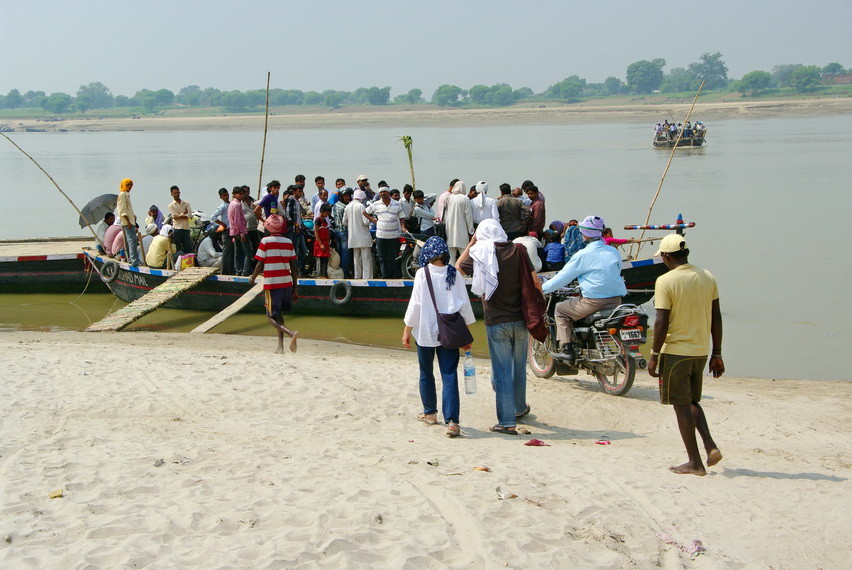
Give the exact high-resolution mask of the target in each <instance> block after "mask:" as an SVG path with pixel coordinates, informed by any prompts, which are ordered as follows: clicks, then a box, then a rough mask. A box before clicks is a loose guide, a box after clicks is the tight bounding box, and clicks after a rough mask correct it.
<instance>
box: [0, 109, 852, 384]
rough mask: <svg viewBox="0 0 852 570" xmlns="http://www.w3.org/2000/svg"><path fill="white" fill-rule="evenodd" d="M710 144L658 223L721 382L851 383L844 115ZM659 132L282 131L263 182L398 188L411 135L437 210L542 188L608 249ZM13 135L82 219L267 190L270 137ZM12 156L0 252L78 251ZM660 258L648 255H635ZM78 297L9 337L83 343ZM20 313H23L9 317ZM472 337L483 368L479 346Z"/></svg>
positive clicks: (374, 323) (29, 170)
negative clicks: (120, 201) (72, 336)
mask: <svg viewBox="0 0 852 570" xmlns="http://www.w3.org/2000/svg"><path fill="white" fill-rule="evenodd" d="M663 118H666V117H663V116H661V117H660V119H661V120H662V119H663ZM698 118H699V119H700V117H698ZM708 127H709V134H708V143H707V146H706V147H705V148H701V149H690V150H683V151H677V153H676V156H675V158H674V161H673V162H672V166H671V168H670V170H669V172H668V175H667V179H666V181H665V184H664V185H663V188H662V192H661V194H660V197H659V199H658V200H657V202H656V205H655V207H654V211H653V214H652V216H651V223H657V224H662V223H672V222H673V221H674V219H675V217H676V216H677V214H679V213H682V214H683V216H684V219H685V220H687V221H694V222H696V224H697V225H696V228H695V229H693V230H690V231H688V232H687V235H686V237H687V241H688V244H689V246H690V249H691V250H692V256H691V261H692V262H693V263H695V264H697V265H700V266H703V267H705V268H707V269H709V270H710V271H712V272H713V273H714V274H715V275H716V278H717V280H718V281H719V288H720V294H721V304H722V310H723V315H724V320H725V342H724V347H725V349H724V353H725V359H726V364H727V367H728V370H729V373H730V374H734V375H737V376H758V377H776V378H812V379H826V380H849V379H850V378H852V374H850V373H849V369H850V364H852V362H850V357H849V355H848V347H849V346H850V337H852V325H850V321H852V311H850V303H849V301H848V300H847V299H846V297H845V294H844V291H845V289H846V286H847V284H848V283H849V282H850V277H852V274H850V263H849V262H848V261H843V259H844V254H845V251H846V250H847V249H848V247H849V246H848V244H849V241H850V238H852V232H850V230H849V228H848V225H847V223H846V218H847V217H848V215H849V214H850V212H852V208H850V205H852V204H850V195H849V188H850V181H852V161H850V156H852V115H840V116H831V117H809V118H775V119H745V118H744V119H741V120H725V121H718V122H711V123H710V124H709V125H708ZM651 132H652V131H651V126H650V125H648V124H645V123H624V124H616V123H602V124H587V125H553V126H541V125H535V126H522V125H514V126H492V125H488V126H481V127H477V126H469V125H465V126H459V127H440V128H438V127H435V128H422V127H418V128H408V127H406V126H405V125H402V124H401V125H400V127H399V128H363V129H354V128H347V129H314V130H310V129H308V130H304V129H300V130H296V131H287V130H277V131H271V132H270V133H269V135H268V141H267V154H266V160H265V165H264V176H263V180H264V182H266V181H268V180H269V179H271V178H278V179H280V180H281V181H282V182H283V183H284V184H285V185H286V184H288V183H290V181H291V180H292V178H293V176H294V175H295V174H297V173H303V174H305V175H306V176H307V177H308V179H309V180H312V179H313V177H314V176H316V175H317V174H322V175H324V176H325V177H326V179H327V180H328V182H329V185H331V183H333V181H334V179H335V178H337V177H338V176H340V177H343V178H345V179H346V180H347V182H349V183H350V184H353V183H354V180H355V177H356V176H357V175H358V174H361V173H365V174H367V175H368V176H370V178H371V180H372V181H373V182H374V185H375V183H376V182H378V180H380V179H385V180H387V181H388V182H389V183H390V184H391V186H395V187H401V186H402V185H403V184H405V183H406V182H408V181H409V178H410V175H409V171H408V161H407V157H406V154H405V151H404V149H403V147H402V145H401V144H399V143H398V142H397V139H398V138H399V136H400V135H403V134H407V135H411V136H412V137H413V139H414V158H415V168H416V174H417V186H418V187H419V188H421V189H423V190H424V191H426V192H427V193H428V192H439V191H441V190H443V189H444V188H446V185H447V183H448V182H449V180H450V179H451V178H456V177H458V178H461V179H463V180H465V181H467V182H468V183H474V182H476V181H477V180H486V181H488V182H489V183H490V185H491V192H490V194H492V195H496V194H498V193H499V190H498V189H497V186H498V185H499V184H500V183H501V182H509V183H510V184H512V185H513V186H514V185H520V183H521V182H522V181H523V180H525V179H532V180H534V181H535V182H536V183H537V185H538V186H539V188H541V189H542V191H543V192H544V194H545V196H546V198H547V217H548V220H553V219H562V220H566V219H569V218H582V217H583V216H585V215H588V214H591V213H594V214H598V215H601V216H603V217H604V218H605V219H606V221H607V224H608V225H610V226H611V227H613V228H615V234H616V237H633V236H635V233H634V232H627V231H624V230H620V229H619V228H620V227H622V226H624V225H625V224H639V223H643V222H644V220H645V216H646V213H647V210H648V207H649V204H650V202H651V199H652V198H653V196H654V193H655V192H656V189H657V186H658V184H659V181H660V177H661V175H662V173H663V169H664V167H665V164H666V161H667V160H668V157H669V152H668V151H664V150H657V149H654V148H652V147H651V142H650V139H651ZM11 136H12V137H13V138H14V140H15V141H16V142H17V143H18V144H19V145H20V146H21V147H23V148H24V149H25V150H26V151H27V152H29V153H30V154H31V155H33V156H34V157H35V158H36V159H37V160H38V161H39V162H40V163H41V164H42V166H43V167H44V168H45V170H47V172H49V173H50V174H51V175H52V176H53V177H54V179H55V180H56V181H57V183H58V184H59V185H60V186H61V187H62V189H63V190H64V191H65V192H66V193H67V194H69V195H70V196H71V198H72V199H73V200H74V201H75V203H77V205H78V206H82V205H83V204H85V203H86V202H87V201H88V200H89V199H91V198H92V197H94V196H97V195H99V194H102V193H106V192H111V193H114V192H117V189H118V182H119V180H121V179H122V178H125V177H129V178H133V179H134V182H135V185H134V189H133V194H132V198H133V203H134V205H135V208H136V210H137V212H144V211H145V210H146V209H147V207H148V206H149V205H151V204H158V205H159V206H160V207H161V208H164V207H165V206H166V205H167V204H168V202H169V201H170V198H169V190H168V189H169V187H170V186H171V185H172V184H177V185H178V186H180V187H181V190H182V195H183V197H184V198H185V199H186V200H188V201H189V202H190V203H191V204H192V206H193V208H195V209H201V210H204V211H207V212H210V211H212V210H213V209H214V208H215V207H216V205H217V204H218V198H217V197H216V190H217V189H218V188H220V187H222V186H225V187H228V188H230V187H232V186H234V185H237V184H248V185H249V186H251V187H252V188H253V189H254V191H255V192H256V188H257V181H258V168H259V156H260V147H261V143H262V133H258V132H254V131H252V132H248V131H245V132H243V131H221V132H198V131H181V132H86V133H12V134H11ZM2 142H3V145H0V193H2V196H3V197H4V198H5V199H6V200H7V204H9V206H8V207H6V208H4V209H3V210H2V212H0V239H12V238H15V239H17V238H30V237H45V236H67V235H84V234H83V232H82V231H81V230H80V228H79V226H78V225H77V222H76V220H77V216H76V214H75V213H74V212H73V210H72V209H71V207H70V206H69V205H68V204H67V202H66V201H65V200H64V198H62V197H61V195H59V193H58V192H57V191H56V189H55V188H54V187H53V186H52V185H51V184H50V182H49V180H47V178H46V177H45V176H44V174H42V173H41V172H40V171H38V170H37V169H36V167H35V166H34V165H33V164H32V163H31V162H30V161H29V160H27V159H26V158H25V157H24V156H23V155H21V154H20V153H19V152H18V151H17V150H16V149H15V148H14V147H12V146H11V145H9V144H8V143H6V142H5V141H2ZM664 233H665V232H650V235H660V236H661V235H664ZM652 252H653V250H651V249H650V248H646V249H645V250H643V252H642V253H641V254H640V256H647V255H649V254H651V253H652ZM71 293H77V292H71ZM74 297H76V294H74V295H69V296H68V298H67V299H66V298H63V299H61V300H58V299H57V298H55V297H53V296H29V297H27V298H24V299H21V298H19V297H18V296H3V297H0V327H3V328H6V329H9V328H11V329H15V328H32V327H35V328H48V329H49V328H50V327H58V328H66V327H68V328H79V327H80V326H85V324H86V320H87V319H89V318H91V317H90V315H89V314H88V312H87V313H86V316H85V317H81V319H78V320H74V319H71V320H72V321H73V324H70V322H65V321H63V318H60V317H59V314H67V315H71V314H73V313H79V312H80V309H78V308H76V307H74V306H72V305H68V301H70V300H72V299H73V298H74ZM90 297H95V296H91V295H87V296H86V297H84V300H85V301H83V300H81V301H78V302H77V304H78V305H79V304H80V303H81V302H86V303H91V304H94V305H97V306H99V307H102V308H101V309H95V308H93V307H89V308H88V309H87V310H88V311H92V312H94V313H97V312H98V311H101V310H107V309H108V308H109V306H111V305H112V300H111V298H109V297H104V299H103V300H102V301H95V300H94V299H92V300H91V301H90V300H89V298H90ZM97 297H100V296H97ZM56 303H58V304H59V305H61V306H63V307H66V309H65V310H63V311H56V310H46V311H45V312H46V313H47V316H46V317H45V318H46V319H47V320H46V321H45V320H38V319H36V317H35V316H32V317H30V316H27V315H37V314H38V310H36V309H35V307H37V306H39V305H44V304H47V305H50V306H53V305H54V304H56ZM20 306H27V307H30V308H29V309H26V310H23V309H20V310H19V309H14V307H20ZM104 307H105V308H104ZM54 309H55V307H54ZM16 315H17V316H16ZM51 315H53V316H51ZM155 315H157V316H156V317H155V316H153V315H151V316H149V317H146V319H152V323H149V325H150V327H152V328H167V329H174V330H185V328H188V327H189V325H188V324H187V322H190V321H191V322H200V321H201V320H203V315H196V316H191V313H189V314H187V313H186V312H184V311H158V312H157V313H155ZM40 318H41V317H39V319H40ZM293 318H294V319H308V320H310V322H311V323H315V324H316V326H315V327H314V325H312V324H309V323H307V322H304V323H299V324H298V326H299V327H301V328H303V329H304V330H307V331H309V332H308V334H307V336H309V337H315V338H335V337H339V339H340V340H347V341H352V342H365V343H368V344H391V345H395V344H397V339H398V337H399V334H400V330H401V325H400V323H399V321H398V320H394V319H371V320H368V321H367V323H366V324H367V326H364V325H365V323H363V322H359V321H356V322H354V323H353V322H352V321H351V320H345V319H331V320H330V321H325V320H321V319H319V318H317V317H310V318H302V317H293ZM193 319H195V320H194V321H193ZM257 319H258V317H256V316H254V317H253V316H238V317H236V320H234V321H233V323H227V324H226V325H223V328H222V329H217V330H222V331H227V332H235V333H240V332H246V333H250V334H256V333H262V332H264V331H265V329H264V325H263V323H262V319H260V320H261V322H260V323H257V322H256V320H257ZM51 320H52V321H53V322H49V321H51ZM15 323H17V324H15ZM63 323H65V324H63ZM144 326H148V325H145V324H144V323H143V327H144ZM294 326H295V325H294ZM189 328H191V327H189ZM314 329H315V330H314ZM310 330H314V332H310ZM328 331H339V334H337V333H336V332H331V333H329V332H328ZM267 332H271V329H270V331H267ZM364 337H366V338H364ZM478 338H481V339H482V340H483V342H482V345H483V346H482V347H480V350H481V351H484V350H485V346H484V335H482V334H480V335H478ZM844 347H846V348H844Z"/></svg>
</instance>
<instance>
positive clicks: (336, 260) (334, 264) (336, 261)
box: [328, 248, 340, 269]
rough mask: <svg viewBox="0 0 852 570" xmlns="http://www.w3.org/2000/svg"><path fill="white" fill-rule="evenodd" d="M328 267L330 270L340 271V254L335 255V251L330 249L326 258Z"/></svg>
mask: <svg viewBox="0 0 852 570" xmlns="http://www.w3.org/2000/svg"><path fill="white" fill-rule="evenodd" d="M328 266H329V267H331V268H332V269H340V254H339V253H337V250H336V249H334V248H331V251H330V252H329V256H328Z"/></svg>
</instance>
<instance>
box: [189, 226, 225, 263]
mask: <svg viewBox="0 0 852 570" xmlns="http://www.w3.org/2000/svg"><path fill="white" fill-rule="evenodd" d="M215 237H216V228H213V229H212V231H209V232H207V236H206V237H205V238H204V239H203V240H201V243H200V244H198V255H197V256H196V258H195V260H196V262H197V263H198V265H199V266H200V267H221V266H222V244H221V243H220V242H219V240H217V239H215Z"/></svg>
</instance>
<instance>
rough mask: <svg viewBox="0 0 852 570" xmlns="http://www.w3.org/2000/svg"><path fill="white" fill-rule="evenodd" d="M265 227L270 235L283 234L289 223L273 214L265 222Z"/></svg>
mask: <svg viewBox="0 0 852 570" xmlns="http://www.w3.org/2000/svg"><path fill="white" fill-rule="evenodd" d="M263 227H264V228H266V231H268V232H269V233H270V234H283V233H284V232H285V231H286V228H287V222H286V221H285V220H284V218H282V217H281V216H279V215H278V214H272V215H271V216H269V217H268V218H266V221H265V222H263Z"/></svg>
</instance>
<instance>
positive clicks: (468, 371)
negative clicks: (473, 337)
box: [463, 350, 476, 396]
mask: <svg viewBox="0 0 852 570" xmlns="http://www.w3.org/2000/svg"><path fill="white" fill-rule="evenodd" d="M463 366H464V393H465V394H468V395H471V396H472V395H473V394H476V367H475V366H474V364H473V355H472V354H471V353H470V351H469V350H466V351H465V352H464V364H463Z"/></svg>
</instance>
